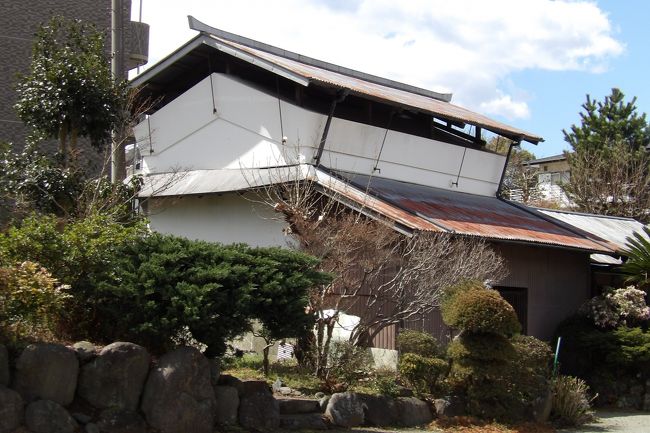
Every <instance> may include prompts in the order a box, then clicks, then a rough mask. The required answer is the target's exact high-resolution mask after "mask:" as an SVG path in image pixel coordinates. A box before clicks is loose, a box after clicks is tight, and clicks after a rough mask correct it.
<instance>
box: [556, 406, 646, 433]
mask: <svg viewBox="0 0 650 433" xmlns="http://www.w3.org/2000/svg"><path fill="white" fill-rule="evenodd" d="M596 415H597V416H598V418H599V419H598V421H596V422H594V423H590V424H587V425H584V426H582V427H580V428H577V429H570V430H569V429H567V430H558V433H577V432H581V433H602V432H620V433H650V413H649V412H622V411H600V410H599V411H597V413H596Z"/></svg>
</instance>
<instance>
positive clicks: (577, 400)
mask: <svg viewBox="0 0 650 433" xmlns="http://www.w3.org/2000/svg"><path fill="white" fill-rule="evenodd" d="M552 389H553V407H552V410H551V417H552V418H553V419H554V420H555V421H556V422H557V423H559V424H561V425H565V426H572V427H573V426H580V425H582V424H585V423H587V422H589V421H592V420H593V419H594V413H593V412H592V410H591V406H590V404H591V399H590V398H589V395H588V394H589V387H588V386H587V384H586V382H585V381H584V380H582V379H579V378H577V377H572V376H562V375H560V376H557V377H555V378H554V379H553V383H552Z"/></svg>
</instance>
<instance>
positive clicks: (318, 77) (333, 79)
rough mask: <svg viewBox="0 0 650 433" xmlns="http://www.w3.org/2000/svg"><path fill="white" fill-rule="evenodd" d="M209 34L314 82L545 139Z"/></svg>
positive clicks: (453, 107)
mask: <svg viewBox="0 0 650 433" xmlns="http://www.w3.org/2000/svg"><path fill="white" fill-rule="evenodd" d="M212 37H213V38H214V39H216V40H218V41H220V42H221V43H224V44H227V45H229V46H231V47H233V48H235V49H238V50H240V51H244V52H246V53H248V54H250V55H252V56H255V57H257V58H259V59H262V60H265V61H267V62H270V63H273V64H275V65H277V66H279V67H281V68H284V69H286V70H289V71H291V72H293V73H295V74H298V75H300V76H302V77H304V78H306V79H308V80H310V81H313V82H320V83H324V84H328V85H332V86H336V87H340V88H344V89H349V90H351V91H353V92H356V93H358V94H362V95H365V96H370V97H372V98H376V99H380V100H382V101H385V102H389V103H392V104H398V105H400V106H404V107H410V108H415V109H417V110H419V111H424V112H427V113H429V114H432V115H434V116H440V117H441V118H443V119H448V120H453V121H459V122H462V123H468V124H470V125H474V126H479V127H482V128H485V129H487V130H490V131H493V132H496V133H499V134H503V135H506V136H512V137H520V138H521V139H523V140H526V141H529V142H531V143H538V142H540V141H543V140H544V139H543V138H542V137H540V136H538V135H534V134H531V133H529V132H526V131H523V130H521V129H518V128H514V127H512V126H508V125H506V124H504V123H501V122H497V121H496V120H493V119H490V118H489V117H486V116H484V115H482V114H479V113H475V112H473V111H470V110H467V109H466V108H463V107H459V106H458V105H454V104H451V103H449V102H446V101H443V100H440V99H436V98H433V97H427V96H424V95H422V94H417V93H413V92H409V91H406V90H402V89H400V88H395V87H389V86H386V85H382V84H378V83H374V82H371V81H367V80H363V79H360V78H357V77H353V76H349V75H345V74H342V73H339V72H334V71H331V70H327V69H323V68H320V67H317V66H313V65H310V64H306V63H302V62H299V61H297V60H293V59H289V58H286V57H282V56H280V55H277V54H273V53H270V52H267V51H264V50H262V49H259V48H252V47H250V46H246V45H244V44H241V43H237V42H233V41H231V40H228V39H224V38H222V37H217V36H212ZM256 46H258V47H259V46H263V44H260V43H256Z"/></svg>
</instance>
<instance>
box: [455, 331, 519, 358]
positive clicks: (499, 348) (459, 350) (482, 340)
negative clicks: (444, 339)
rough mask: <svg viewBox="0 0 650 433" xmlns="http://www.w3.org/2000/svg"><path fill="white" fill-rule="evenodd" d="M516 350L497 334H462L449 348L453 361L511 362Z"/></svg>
mask: <svg viewBox="0 0 650 433" xmlns="http://www.w3.org/2000/svg"><path fill="white" fill-rule="evenodd" d="M515 354H516V353H515V350H514V348H513V347H512V344H511V343H510V341H509V340H508V339H507V338H505V337H503V336H501V335H497V334H462V335H461V336H459V337H458V338H456V339H455V340H454V341H452V342H451V343H449V346H448V347H447V355H448V356H449V358H451V359H452V360H459V359H472V360H476V361H504V362H505V361H509V360H511V359H513V358H514V356H515Z"/></svg>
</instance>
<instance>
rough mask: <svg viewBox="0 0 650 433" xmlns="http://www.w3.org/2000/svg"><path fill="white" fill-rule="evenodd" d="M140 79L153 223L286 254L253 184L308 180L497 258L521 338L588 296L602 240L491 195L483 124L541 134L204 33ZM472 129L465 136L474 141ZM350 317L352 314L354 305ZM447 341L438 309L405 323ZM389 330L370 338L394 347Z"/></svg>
mask: <svg viewBox="0 0 650 433" xmlns="http://www.w3.org/2000/svg"><path fill="white" fill-rule="evenodd" d="M190 25H191V27H192V28H194V29H195V30H199V31H200V34H199V35H197V36H196V37H195V38H194V39H192V40H190V41H189V42H187V43H186V44H184V45H183V46H182V47H180V48H178V49H177V50H176V51H175V52H173V53H172V54H170V55H169V56H168V57H166V58H165V59H163V60H162V61H161V62H159V63H158V64H156V65H154V66H152V67H151V68H150V69H149V70H147V71H146V72H144V73H143V74H141V75H140V76H138V77H137V78H135V79H134V80H133V82H132V83H133V85H134V86H141V87H142V90H141V93H140V95H142V97H149V98H151V99H150V100H151V101H154V102H155V104H154V105H153V107H152V109H151V111H150V113H149V115H148V116H147V117H146V118H145V119H143V121H142V122H141V123H140V124H138V125H137V126H136V128H135V135H136V139H137V145H138V149H139V152H140V155H141V157H140V159H139V160H138V161H136V168H137V170H136V171H137V172H139V173H141V174H142V175H143V178H144V188H143V190H142V192H141V199H142V207H143V209H144V210H145V211H146V212H147V214H148V216H149V218H150V221H151V227H152V229H154V230H157V231H160V232H163V233H173V234H177V235H182V236H186V237H189V238H195V239H203V240H208V241H220V242H224V243H230V242H246V243H249V244H252V245H259V246H272V245H273V246H287V245H289V243H290V242H289V241H288V237H287V236H286V234H285V232H284V229H285V228H286V222H285V221H284V220H283V218H282V215H281V214H280V213H276V212H274V210H273V208H272V207H271V206H269V205H267V204H263V203H259V201H258V200H256V195H255V190H256V188H260V187H264V186H265V185H269V184H273V183H277V182H283V181H295V180H300V179H305V180H308V181H310V182H313V183H314V184H315V185H316V186H317V187H318V188H319V189H320V190H321V191H322V192H323V193H324V194H327V195H329V196H330V197H332V198H333V199H334V200H338V201H339V202H341V203H343V204H345V205H346V206H349V207H350V208H352V209H356V210H358V211H360V212H363V213H364V214H366V215H368V216H369V217H372V218H381V219H382V220H384V221H388V222H389V223H390V224H392V227H394V229H395V230H398V231H400V232H402V233H405V234H407V235H409V234H412V233H414V232H417V231H437V232H446V233H451V234H453V235H457V236H468V237H480V238H482V239H485V240H486V241H487V242H489V243H491V244H492V245H493V246H494V247H495V248H496V249H497V250H498V251H499V252H500V253H501V254H502V255H503V257H504V258H505V260H506V263H507V266H508V271H509V276H508V277H507V278H505V279H504V280H503V281H499V282H498V288H499V289H500V290H501V291H502V293H503V294H504V296H505V297H506V298H507V299H509V300H510V302H511V303H513V305H514V306H515V309H516V310H517V313H518V315H519V317H520V319H521V321H522V324H523V326H524V329H525V330H526V332H528V333H529V334H532V335H535V336H538V337H540V338H544V339H548V338H550V337H551V336H552V333H553V331H554V329H555V327H556V325H557V324H558V323H559V322H560V321H561V320H563V319H564V318H566V317H567V316H569V315H570V314H572V313H573V312H574V311H575V309H576V308H577V307H578V306H579V305H580V304H581V303H582V302H583V301H585V300H586V299H587V298H588V297H589V296H590V285H591V282H590V278H591V277H590V269H589V256H590V254H592V253H602V254H613V253H614V248H613V247H612V246H611V245H609V244H607V242H602V241H601V240H599V239H595V238H592V237H590V236H588V235H586V234H583V233H581V232H578V231H577V230H572V229H568V228H566V227H563V226H561V225H559V224H556V223H554V222H553V221H554V220H553V219H552V218H550V217H549V216H547V215H545V214H543V213H541V212H539V211H537V210H535V209H530V208H526V207H524V206H521V205H517V204H513V203H510V202H508V201H505V200H502V199H500V198H499V197H497V195H498V191H499V187H500V184H501V180H502V177H503V173H504V165H505V163H506V157H505V156H503V155H499V154H496V153H492V152H488V151H485V150H484V142H483V141H482V140H481V137H482V132H483V131H490V132H491V133H494V134H498V135H501V136H503V137H505V138H508V139H510V140H514V141H516V142H519V141H522V140H525V141H528V142H531V143H537V142H539V141H540V140H541V137H539V136H536V135H534V134H530V133H528V132H525V131H522V130H519V129H517V128H513V127H511V126H508V125H505V124H502V123H500V122H497V121H494V120H492V119H489V118H487V117H485V116H482V115H480V114H477V113H473V112H471V111H469V110H466V109H464V108H462V107H459V106H456V105H453V104H451V102H450V100H451V95H447V94H439V93H435V92H431V91H428V90H424V89H419V88H416V87H413V86H409V85H405V84H402V83H397V82H394V81H391V80H387V79H384V78H380V77H376V76H372V75H368V74H364V73H361V72H358V71H353V70H350V69H347V68H344V67H341V66H337V65H332V64H329V63H325V62H321V61H318V60H315V59H312V58H309V57H305V56H301V55H298V54H295V53H291V52H288V51H285V50H282V49H279V48H276V47H273V46H269V45H266V44H262V43H260V42H257V41H253V40H250V39H247V38H243V37H241V36H237V35H233V34H230V33H227V32H223V31H221V30H218V29H214V28H210V27H208V26H206V25H204V24H202V23H200V22H198V21H196V20H195V19H193V18H191V17H190ZM470 132H471V133H470ZM347 312H348V313H349V314H361V313H362V312H358V311H354V308H352V309H351V310H350V311H347ZM403 326H405V327H408V328H415V329H423V330H427V331H429V332H431V333H433V334H434V335H437V336H438V337H445V333H446V330H445V328H444V326H443V325H442V322H441V320H440V316H439V314H438V313H437V312H436V313H433V314H431V315H427V316H426V317H419V318H418V319H415V320H411V321H409V322H408V323H405V324H403ZM397 332H398V329H397V328H396V327H391V328H387V329H386V330H385V332H382V333H380V334H379V335H378V336H377V337H376V338H375V339H374V340H373V343H374V345H375V346H376V347H382V348H387V349H393V348H395V335H396V333H397Z"/></svg>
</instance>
